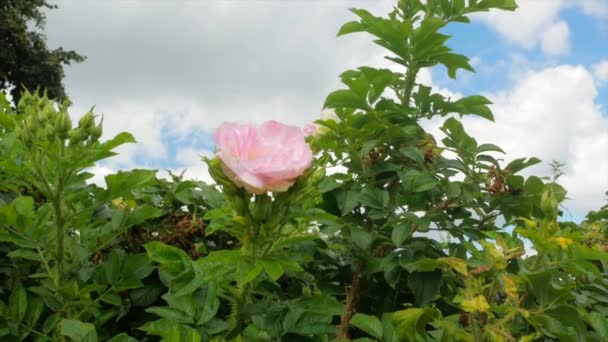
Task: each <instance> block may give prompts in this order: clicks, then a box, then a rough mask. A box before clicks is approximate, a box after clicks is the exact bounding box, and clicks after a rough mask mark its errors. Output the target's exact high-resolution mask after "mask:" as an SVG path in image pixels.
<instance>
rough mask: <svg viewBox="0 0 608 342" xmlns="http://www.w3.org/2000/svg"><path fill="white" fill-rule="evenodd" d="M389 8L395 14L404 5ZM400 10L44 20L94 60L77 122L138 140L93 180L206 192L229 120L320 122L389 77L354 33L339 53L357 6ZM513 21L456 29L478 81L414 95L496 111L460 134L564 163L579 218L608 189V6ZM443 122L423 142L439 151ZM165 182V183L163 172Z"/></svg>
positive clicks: (550, 7) (575, 7) (529, 11)
mask: <svg viewBox="0 0 608 342" xmlns="http://www.w3.org/2000/svg"><path fill="white" fill-rule="evenodd" d="M395 1H396V0H395ZM395 1H393V0H377V1H372V0H201V1H179V0H164V1H160V0H147V1H143V0H141V1H128V0H105V1H93V0H77V1H76V0H72V1H70V0H64V1H60V2H57V3H58V5H59V9H57V10H53V11H50V12H49V13H48V22H47V27H46V30H45V32H46V34H47V36H48V39H49V45H50V46H51V47H55V46H59V45H61V46H64V47H66V48H69V49H74V50H76V51H78V52H79V53H81V54H83V55H86V56H87V60H86V61H85V62H84V63H82V64H78V65H75V66H71V67H68V68H66V79H65V84H66V87H67V90H68V93H69V95H70V97H71V98H72V100H73V101H74V104H75V105H74V108H73V110H72V115H73V117H78V116H80V115H82V114H84V113H85V112H86V111H87V110H88V109H89V108H90V107H92V106H93V105H95V108H96V112H98V113H103V114H104V117H105V120H104V130H105V132H104V134H105V137H109V136H111V135H114V134H116V133H118V132H120V131H129V132H132V133H133V134H134V135H135V137H136V139H137V140H138V141H139V143H138V144H136V145H131V146H128V147H123V148H121V149H120V152H121V154H120V155H119V156H118V157H115V158H113V159H110V160H108V161H106V162H104V163H103V164H102V165H99V166H98V167H96V168H95V170H94V171H95V172H96V173H97V174H98V177H97V179H98V180H99V181H100V180H101V179H102V177H103V175H104V174H107V173H109V172H114V171H115V170H117V169H120V168H135V167H145V168H156V169H159V170H167V169H171V170H181V169H183V168H187V169H188V171H187V173H186V176H187V177H191V178H198V179H204V180H208V179H209V177H208V175H207V173H206V169H205V167H204V166H203V164H202V162H200V155H210V154H211V153H212V152H211V151H212V149H213V145H212V141H211V132H212V130H213V129H214V128H215V127H217V126H218V125H219V124H220V123H221V122H223V121H246V122H257V123H259V122H263V121H265V120H269V119H275V120H280V121H284V122H287V123H290V124H296V125H304V124H306V123H307V122H310V121H313V120H315V119H317V118H318V115H319V113H320V111H321V105H322V103H323V101H324V99H325V96H326V95H327V94H328V93H329V92H330V91H332V90H335V89H338V88H340V84H339V81H338V75H339V74H340V73H341V72H342V71H344V70H346V69H349V68H355V67H357V66H360V65H372V66H388V64H387V62H386V61H385V60H384V59H383V51H382V50H381V49H380V48H379V47H376V46H375V45H373V44H372V43H371V39H370V37H368V36H366V35H363V34H360V35H352V36H347V37H341V38H336V37H335V36H336V32H337V31H338V29H339V27H340V26H341V25H342V24H343V23H344V22H346V21H349V20H353V19H354V16H353V15H352V14H351V13H350V12H349V11H348V10H347V9H348V8H351V7H359V8H366V9H368V10H370V11H372V12H373V13H375V14H377V15H384V14H386V13H387V12H388V11H389V9H390V8H391V7H392V5H393V4H394V2H395ZM518 2H519V4H520V10H519V11H517V12H515V13H510V12H498V11H497V12H491V13H485V14H482V15H479V16H475V17H474V18H473V21H474V22H473V24H471V25H462V24H454V25H452V26H448V27H447V28H446V29H445V32H446V33H448V34H452V35H454V38H453V39H452V40H451V41H450V42H448V45H449V46H451V47H452V48H454V50H455V51H456V52H459V53H464V54H466V55H468V56H469V57H471V58H472V60H473V63H474V66H475V68H476V70H477V73H475V74H472V73H469V74H464V73H459V75H458V76H459V77H458V79H457V80H455V81H454V80H449V79H448V78H447V77H446V75H445V70H443V69H441V68H436V69H433V70H425V71H424V72H423V73H421V76H420V80H421V81H423V82H425V83H427V84H432V85H433V86H434V87H435V88H436V89H439V90H440V91H441V92H442V93H444V94H450V95H451V96H452V97H453V98H457V97H459V96H466V95H472V94H483V95H485V96H487V97H489V98H490V99H491V100H492V101H493V102H494V105H493V106H492V109H493V111H494V114H495V118H496V122H495V123H492V122H488V121H484V120H481V119H478V118H466V119H465V120H464V124H465V128H466V129H467V131H468V132H469V133H470V134H471V135H473V136H474V137H476V138H477V140H478V142H480V143H494V144H497V145H499V146H501V147H503V148H504V149H505V151H506V152H507V156H506V159H508V160H511V159H514V158H518V157H524V156H537V157H539V158H541V159H543V160H544V161H545V163H544V164H543V165H540V166H538V167H535V168H534V169H533V170H531V171H532V172H534V173H536V174H541V175H549V167H548V165H547V164H548V162H550V161H551V160H553V159H557V160H560V161H562V162H565V163H566V168H565V171H566V175H565V176H564V177H563V178H562V183H563V184H564V185H565V187H566V188H567V190H568V191H569V197H570V198H572V200H571V201H569V202H568V203H567V207H568V208H569V209H570V211H571V212H572V215H573V218H575V219H578V218H580V217H581V215H584V213H586V212H587V211H588V210H591V209H596V208H598V207H599V206H601V205H602V204H603V203H604V192H605V191H607V190H608V109H607V108H608V0H519V1H518ZM439 125H440V122H429V123H428V127H429V129H430V130H431V131H432V132H433V133H435V134H436V135H437V136H438V137H439V138H440V135H441V134H440V132H438V130H437V127H438V126H439ZM163 172H166V171H163Z"/></svg>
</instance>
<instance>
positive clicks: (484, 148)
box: [477, 144, 505, 153]
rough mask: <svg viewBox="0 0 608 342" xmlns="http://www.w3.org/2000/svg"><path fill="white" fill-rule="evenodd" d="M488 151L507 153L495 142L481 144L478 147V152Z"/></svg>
mask: <svg viewBox="0 0 608 342" xmlns="http://www.w3.org/2000/svg"><path fill="white" fill-rule="evenodd" d="M488 151H493V152H500V153H505V151H503V150H502V149H501V148H500V147H498V146H496V145H494V144H481V145H479V146H478V147H477V153H483V152H488Z"/></svg>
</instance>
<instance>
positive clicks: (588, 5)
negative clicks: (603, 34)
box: [578, 0, 608, 18]
mask: <svg viewBox="0 0 608 342" xmlns="http://www.w3.org/2000/svg"><path fill="white" fill-rule="evenodd" d="M578 5H579V6H580V7H581V9H582V10H583V12H584V13H585V14H587V15H590V16H594V17H598V18H603V17H608V1H606V0H578Z"/></svg>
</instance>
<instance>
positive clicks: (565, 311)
mask: <svg viewBox="0 0 608 342" xmlns="http://www.w3.org/2000/svg"><path fill="white" fill-rule="evenodd" d="M542 312H543V313H541V314H535V315H533V318H534V321H536V322H537V323H540V326H541V327H542V330H543V332H544V333H545V334H546V335H548V336H550V337H554V338H557V339H558V340H559V341H563V342H577V341H584V340H585V331H586V330H587V329H586V327H585V324H584V323H583V319H582V318H581V317H580V315H579V313H578V311H577V310H576V309H575V308H574V307H572V306H570V305H559V306H556V307H553V308H551V309H548V310H545V311H542Z"/></svg>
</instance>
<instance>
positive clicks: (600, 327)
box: [587, 312, 608, 340]
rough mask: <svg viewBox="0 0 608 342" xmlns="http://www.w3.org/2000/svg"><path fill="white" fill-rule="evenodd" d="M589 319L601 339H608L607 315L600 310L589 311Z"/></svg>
mask: <svg viewBox="0 0 608 342" xmlns="http://www.w3.org/2000/svg"><path fill="white" fill-rule="evenodd" d="M587 321H588V322H589V325H591V327H592V328H593V330H595V332H596V333H597V334H598V335H599V337H600V339H601V340H608V319H606V316H605V315H603V314H601V313H599V312H589V313H587Z"/></svg>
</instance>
